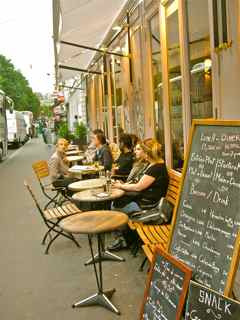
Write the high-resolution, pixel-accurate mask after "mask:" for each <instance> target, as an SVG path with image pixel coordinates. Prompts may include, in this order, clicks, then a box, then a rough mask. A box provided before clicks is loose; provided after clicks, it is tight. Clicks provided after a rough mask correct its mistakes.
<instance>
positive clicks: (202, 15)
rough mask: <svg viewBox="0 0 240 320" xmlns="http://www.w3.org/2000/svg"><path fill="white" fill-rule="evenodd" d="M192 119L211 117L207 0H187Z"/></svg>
mask: <svg viewBox="0 0 240 320" xmlns="http://www.w3.org/2000/svg"><path fill="white" fill-rule="evenodd" d="M187 4H188V26H189V46H190V73H191V106H192V108H191V109H192V110H191V111H192V119H199V118H200V119H202V118H211V117H212V116H213V110H212V68H211V67H212V63H211V57H210V40H209V18H208V0H201V1H195V0H188V3H187Z"/></svg>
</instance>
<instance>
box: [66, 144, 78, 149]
mask: <svg viewBox="0 0 240 320" xmlns="http://www.w3.org/2000/svg"><path fill="white" fill-rule="evenodd" d="M67 149H68V151H71V150H78V145H76V144H69V145H68V148H67Z"/></svg>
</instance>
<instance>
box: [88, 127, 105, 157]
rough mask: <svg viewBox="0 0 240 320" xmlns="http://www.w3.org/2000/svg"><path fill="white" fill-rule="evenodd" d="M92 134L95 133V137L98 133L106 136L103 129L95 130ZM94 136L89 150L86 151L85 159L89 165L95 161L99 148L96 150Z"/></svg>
mask: <svg viewBox="0 0 240 320" xmlns="http://www.w3.org/2000/svg"><path fill="white" fill-rule="evenodd" d="M92 133H93V136H94V134H97V133H102V134H104V132H103V130H102V129H95V130H93V132H92ZM93 136H92V139H91V140H92V141H91V142H90V144H89V145H88V147H87V150H86V151H85V158H86V160H87V162H89V163H92V162H93V159H94V157H95V154H96V151H97V148H96V146H95V144H94V143H93Z"/></svg>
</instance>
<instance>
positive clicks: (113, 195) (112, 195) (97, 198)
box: [72, 188, 125, 202]
mask: <svg viewBox="0 0 240 320" xmlns="http://www.w3.org/2000/svg"><path fill="white" fill-rule="evenodd" d="M124 193H125V191H123V190H120V189H117V188H111V192H109V193H108V192H105V191H104V190H103V188H97V189H91V190H89V189H88V190H84V191H80V192H77V193H75V194H74V195H73V196H72V198H73V199H74V200H76V201H79V202H102V201H111V200H115V199H118V198H121V197H122V196H123V195H124Z"/></svg>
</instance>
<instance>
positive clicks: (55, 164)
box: [48, 138, 77, 188]
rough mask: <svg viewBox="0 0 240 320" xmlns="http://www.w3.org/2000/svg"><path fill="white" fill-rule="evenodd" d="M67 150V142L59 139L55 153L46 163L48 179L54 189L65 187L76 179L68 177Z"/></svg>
mask: <svg viewBox="0 0 240 320" xmlns="http://www.w3.org/2000/svg"><path fill="white" fill-rule="evenodd" d="M67 148H68V141H67V140H66V139H63V138H60V139H58V141H57V145H56V151H55V152H54V154H53V155H52V156H51V158H50V159H49V161H48V166H49V173H50V178H51V180H52V184H53V186H54V187H55V188H57V187H67V186H68V185H69V184H70V183H73V182H75V181H77V179H75V178H72V177H70V174H69V172H68V169H69V167H68V165H67V161H66V155H65V152H66V150H67Z"/></svg>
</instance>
